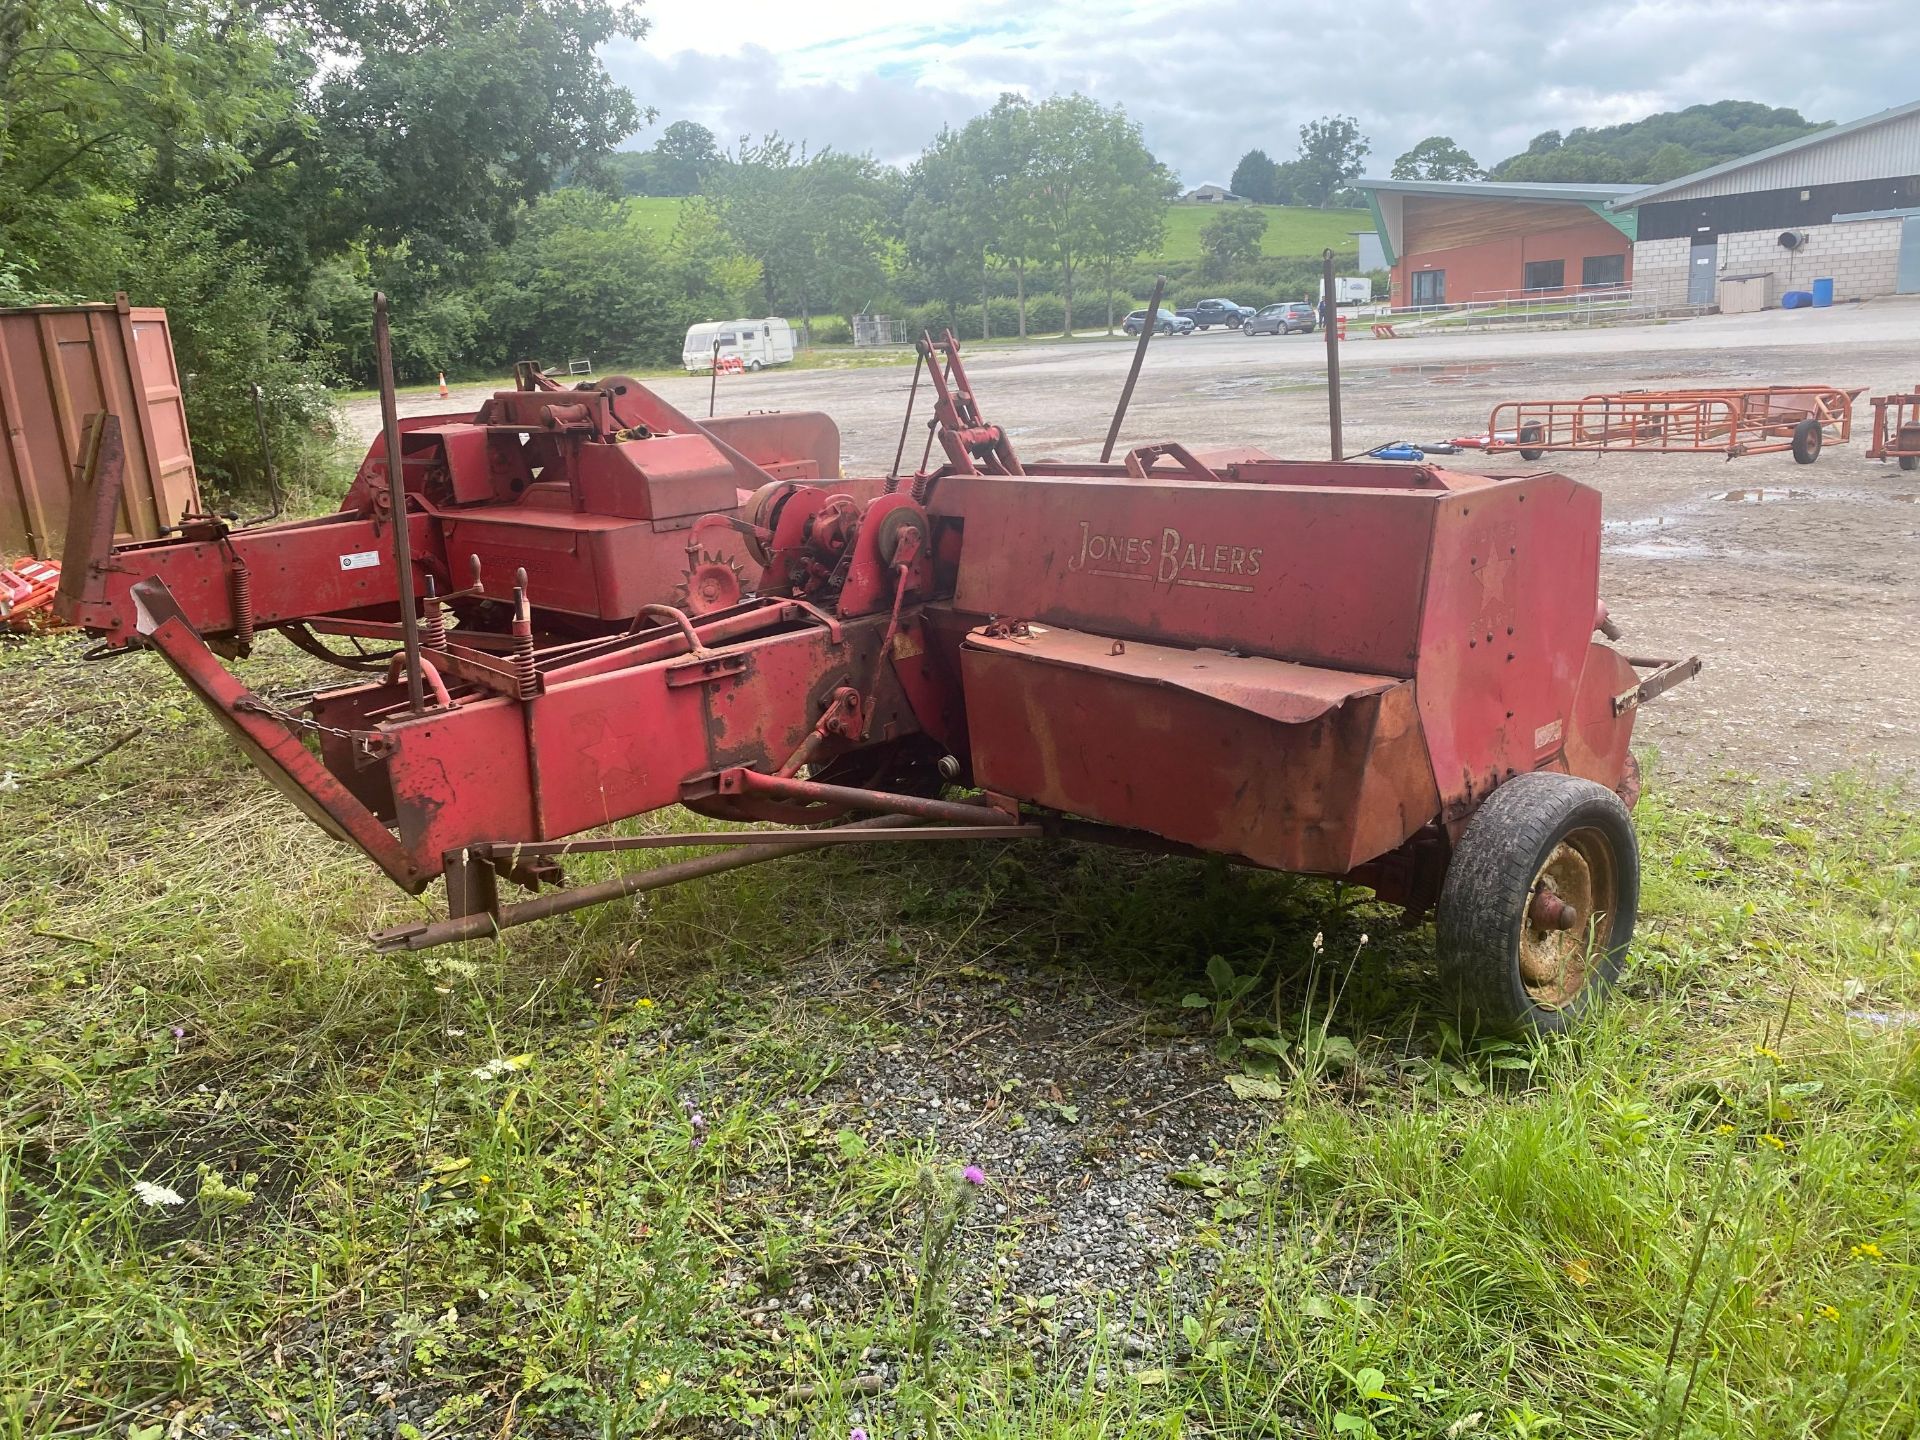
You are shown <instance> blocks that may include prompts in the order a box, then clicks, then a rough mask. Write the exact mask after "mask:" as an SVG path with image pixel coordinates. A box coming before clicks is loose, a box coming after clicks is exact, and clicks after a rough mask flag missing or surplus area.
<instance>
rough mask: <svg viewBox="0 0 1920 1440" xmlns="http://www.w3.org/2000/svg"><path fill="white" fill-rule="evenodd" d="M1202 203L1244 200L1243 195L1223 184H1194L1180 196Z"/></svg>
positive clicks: (1222, 203) (1216, 203)
mask: <svg viewBox="0 0 1920 1440" xmlns="http://www.w3.org/2000/svg"><path fill="white" fill-rule="evenodd" d="M1180 198H1181V199H1182V200H1192V201H1195V202H1197V203H1199V204H1202V205H1224V204H1225V203H1226V202H1227V201H1229V200H1244V199H1245V198H1246V197H1245V196H1244V195H1236V194H1234V193H1233V191H1231V190H1229V189H1227V187H1226V186H1224V185H1196V186H1194V187H1193V189H1191V190H1189V191H1187V193H1186V194H1184V195H1182V196H1181V197H1180Z"/></svg>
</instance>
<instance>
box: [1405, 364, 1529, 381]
mask: <svg viewBox="0 0 1920 1440" xmlns="http://www.w3.org/2000/svg"><path fill="white" fill-rule="evenodd" d="M1503 368H1505V367H1503V366H1502V365H1500V364H1499V363H1498V362H1497V361H1492V360H1488V361H1473V362H1466V363H1462V364H1457V365H1447V364H1433V365H1394V366H1390V367H1389V368H1388V370H1387V373H1388V374H1389V375H1412V376H1416V377H1418V378H1419V379H1422V380H1425V381H1426V382H1427V383H1428V384H1429V385H1460V384H1470V383H1472V377H1473V376H1475V375H1485V374H1488V373H1490V372H1492V371H1494V370H1499V369H1503Z"/></svg>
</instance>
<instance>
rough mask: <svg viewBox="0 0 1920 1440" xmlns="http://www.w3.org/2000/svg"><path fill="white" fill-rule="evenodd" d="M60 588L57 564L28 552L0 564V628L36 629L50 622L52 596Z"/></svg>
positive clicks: (51, 617) (51, 619) (51, 616)
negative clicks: (21, 557) (37, 558)
mask: <svg viewBox="0 0 1920 1440" xmlns="http://www.w3.org/2000/svg"><path fill="white" fill-rule="evenodd" d="M59 588H60V567H59V566H58V565H56V564H54V563H53V562H52V561H51V560H36V559H34V558H33V557H32V556H31V555H29V556H27V557H26V558H25V559H21V560H15V561H13V562H12V563H11V564H7V565H0V629H4V630H30V629H38V628H39V627H41V626H42V625H45V624H47V623H49V622H51V621H53V612H52V608H51V607H52V605H53V596H54V592H55V591H56V590H58V589H59Z"/></svg>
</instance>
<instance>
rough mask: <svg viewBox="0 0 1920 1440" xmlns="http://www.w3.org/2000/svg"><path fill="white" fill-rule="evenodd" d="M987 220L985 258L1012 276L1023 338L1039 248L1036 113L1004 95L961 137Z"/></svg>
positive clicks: (1016, 97)
mask: <svg viewBox="0 0 1920 1440" xmlns="http://www.w3.org/2000/svg"><path fill="white" fill-rule="evenodd" d="M962 138H963V144H964V146H965V151H966V154H967V155H968V157H969V163H970V164H971V165H972V166H973V167H974V171H975V174H976V176H977V179H978V183H979V196H980V204H981V205H982V207H983V208H984V210H985V213H986V215H987V217H988V224H987V258H988V261H989V262H990V263H998V264H1001V265H1004V266H1005V267H1006V268H1007V269H1009V270H1011V271H1012V272H1013V294H1014V306H1015V314H1016V316H1017V326H1018V329H1019V333H1020V338H1021V339H1022V340H1024V339H1026V338H1027V265H1028V262H1029V261H1031V260H1032V259H1033V258H1034V256H1035V255H1036V254H1037V253H1038V252H1039V249H1040V246H1041V239H1040V220H1039V211H1038V207H1037V206H1036V205H1035V203H1034V194H1033V188H1032V183H1031V181H1032V176H1033V169H1034V164H1035V160H1036V157H1037V155H1038V151H1039V144H1040V127H1039V120H1038V115H1037V113H1036V108H1035V107H1034V106H1033V105H1032V104H1031V103H1029V102H1028V101H1027V100H1025V99H1024V98H1023V97H1021V96H1019V95H1013V94H1007V95H1002V96H1001V97H1000V98H999V99H998V100H996V101H994V103H993V108H992V109H991V110H989V111H987V113H986V114H985V115H981V116H978V117H976V118H975V119H973V120H970V121H968V122H967V126H966V129H965V130H964V131H963V132H962Z"/></svg>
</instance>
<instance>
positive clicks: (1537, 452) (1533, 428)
mask: <svg viewBox="0 0 1920 1440" xmlns="http://www.w3.org/2000/svg"><path fill="white" fill-rule="evenodd" d="M1519 438H1520V458H1521V459H1522V460H1538V459H1539V458H1540V457H1541V456H1542V455H1544V454H1546V453H1547V452H1546V451H1544V450H1542V449H1540V448H1538V446H1536V447H1535V448H1533V449H1531V450H1530V449H1528V448H1527V442H1528V441H1529V440H1536V441H1537V440H1538V439H1539V438H1540V427H1539V426H1538V425H1522V426H1521V427H1520V437H1519Z"/></svg>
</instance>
